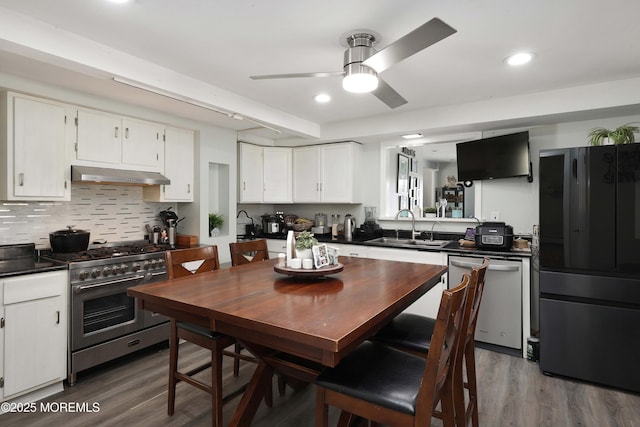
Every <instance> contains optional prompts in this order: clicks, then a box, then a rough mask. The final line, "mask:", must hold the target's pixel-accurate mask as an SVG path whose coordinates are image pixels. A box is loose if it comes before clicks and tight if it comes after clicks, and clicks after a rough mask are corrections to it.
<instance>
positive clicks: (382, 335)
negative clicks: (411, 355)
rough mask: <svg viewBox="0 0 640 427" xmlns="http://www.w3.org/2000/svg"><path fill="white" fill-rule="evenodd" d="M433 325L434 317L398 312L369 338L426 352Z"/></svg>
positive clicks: (429, 344) (434, 322) (434, 323)
mask: <svg viewBox="0 0 640 427" xmlns="http://www.w3.org/2000/svg"><path fill="white" fill-rule="evenodd" d="M435 325H436V319H432V318H430V317H426V316H420V315H418V314H413V313H400V314H399V315H397V316H396V317H395V318H394V319H393V320H392V321H391V322H390V323H389V324H388V325H386V326H385V327H384V328H382V329H381V330H380V331H379V332H378V333H377V334H376V335H375V336H373V337H372V338H371V340H372V341H376V342H379V343H384V344H387V345H391V346H393V347H396V348H397V347H401V348H405V349H407V350H412V351H416V352H419V353H428V352H429V347H430V346H431V335H433V329H434V328H435Z"/></svg>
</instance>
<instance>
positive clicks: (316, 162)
mask: <svg viewBox="0 0 640 427" xmlns="http://www.w3.org/2000/svg"><path fill="white" fill-rule="evenodd" d="M293 175H294V179H293V201H294V202H296V203H314V202H320V201H321V195H322V191H321V190H320V181H321V180H322V175H321V171H320V146H319V145H314V146H311V147H301V148H294V149H293Z"/></svg>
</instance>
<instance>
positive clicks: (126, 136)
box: [124, 128, 129, 139]
mask: <svg viewBox="0 0 640 427" xmlns="http://www.w3.org/2000/svg"><path fill="white" fill-rule="evenodd" d="M124 137H125V139H129V128H124Z"/></svg>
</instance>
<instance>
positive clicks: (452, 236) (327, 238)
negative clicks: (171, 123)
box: [256, 230, 531, 258]
mask: <svg viewBox="0 0 640 427" xmlns="http://www.w3.org/2000/svg"><path fill="white" fill-rule="evenodd" d="M384 236H385V237H395V230H393V231H392V234H388V232H387V230H385V231H384ZM314 237H315V238H316V239H317V240H318V242H319V243H337V244H345V245H358V246H376V247H385V248H394V246H393V245H391V244H387V243H385V244H376V243H369V242H367V240H371V239H374V238H375V237H372V236H367V237H357V236H356V237H354V239H353V240H351V241H347V240H345V239H344V237H343V236H339V237H338V239H337V240H334V239H332V238H331V234H316V235H314ZM400 237H401V238H405V237H408V236H404V235H402V233H401V234H400ZM462 237H464V235H463V234H457V233H449V234H448V233H436V234H435V239H437V240H451V242H450V243H449V244H447V245H445V246H444V247H416V248H407V247H406V246H397V247H396V248H397V249H409V250H415V251H426V252H447V253H451V254H455V255H461V256H476V257H481V256H490V257H520V258H530V257H531V251H530V250H526V251H525V250H517V249H510V250H486V249H478V248H476V247H471V248H470V247H462V246H460V244H459V243H458V240H459V239H461V238H462ZM256 238H258V239H277V240H286V236H285V235H282V234H274V235H271V234H265V235H258V236H256Z"/></svg>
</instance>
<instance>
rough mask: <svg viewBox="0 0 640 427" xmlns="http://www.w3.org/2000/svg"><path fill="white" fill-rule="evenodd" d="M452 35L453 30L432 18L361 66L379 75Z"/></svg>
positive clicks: (375, 54)
mask: <svg viewBox="0 0 640 427" xmlns="http://www.w3.org/2000/svg"><path fill="white" fill-rule="evenodd" d="M454 33H456V30H455V29H453V28H451V27H450V26H449V25H447V24H445V23H444V22H443V21H441V20H440V19H439V18H433V19H432V20H430V21H429V22H427V23H425V24H422V25H421V26H420V27H418V28H416V29H415V30H413V31H411V32H410V33H408V34H406V35H405V36H403V37H401V38H399V39H398V40H396V41H395V42H393V43H391V44H390V45H389V46H387V47H385V48H383V49H381V50H380V51H379V52H376V53H374V54H373V55H371V56H370V57H369V58H367V59H366V60H365V61H363V62H362V64H363V65H366V66H367V67H370V68H372V69H374V70H375V71H376V72H378V73H381V72H383V71H384V70H386V69H387V68H389V67H391V66H392V65H394V64H397V63H398V62H400V61H402V60H403V59H406V58H408V57H410V56H411V55H414V54H416V53H418V52H420V51H421V50H423V49H425V48H427V47H429V46H431V45H432V44H435V43H437V42H439V41H440V40H442V39H445V38H447V37H449V36H450V35H452V34H454Z"/></svg>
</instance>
